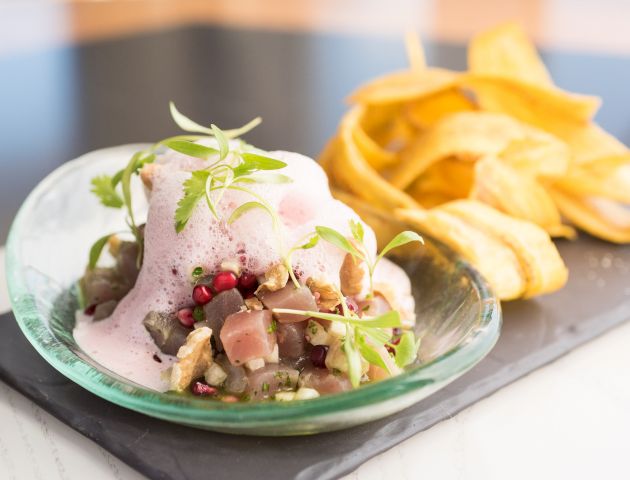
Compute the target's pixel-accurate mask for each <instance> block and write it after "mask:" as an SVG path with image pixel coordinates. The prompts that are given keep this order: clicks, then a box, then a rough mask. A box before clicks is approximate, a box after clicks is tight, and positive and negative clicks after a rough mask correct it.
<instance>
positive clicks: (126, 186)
mask: <svg viewBox="0 0 630 480" xmlns="http://www.w3.org/2000/svg"><path fill="white" fill-rule="evenodd" d="M142 153H143V152H137V153H135V154H134V155H133V156H132V157H131V159H130V160H129V163H127V166H126V167H125V169H124V170H123V173H122V175H121V177H120V183H121V185H122V192H123V200H124V201H125V205H126V206H127V213H128V215H129V221H130V222H131V229H132V230H133V232H134V235H136V236H137V226H136V220H135V218H134V215H133V206H132V204H131V175H132V174H133V173H134V172H136V171H137V169H138V164H139V163H140V160H141V158H142Z"/></svg>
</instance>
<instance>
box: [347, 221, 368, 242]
mask: <svg viewBox="0 0 630 480" xmlns="http://www.w3.org/2000/svg"><path fill="white" fill-rule="evenodd" d="M350 231H351V232H352V236H353V237H354V238H355V240H357V241H359V242H361V243H363V237H364V236H365V232H364V230H363V224H362V223H361V222H360V221H359V222H355V221H354V220H350Z"/></svg>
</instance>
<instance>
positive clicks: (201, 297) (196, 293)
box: [192, 285, 212, 305]
mask: <svg viewBox="0 0 630 480" xmlns="http://www.w3.org/2000/svg"><path fill="white" fill-rule="evenodd" d="M192 299H193V302H195V303H196V304H197V305H205V304H206V303H208V302H209V301H210V300H212V290H210V287H209V286H207V285H196V286H195V288H193V293H192Z"/></svg>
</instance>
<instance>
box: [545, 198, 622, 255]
mask: <svg viewBox="0 0 630 480" xmlns="http://www.w3.org/2000/svg"><path fill="white" fill-rule="evenodd" d="M550 193H551V196H552V197H553V199H554V201H555V202H556V205H557V206H558V208H559V209H560V213H562V215H563V216H564V217H565V218H566V219H567V220H569V221H570V222H571V223H573V224H574V225H575V226H576V227H578V228H580V229H582V230H584V231H585V232H588V233H590V234H591V235H593V236H594V237H598V238H601V239H602V240H607V241H609V242H613V243H629V242H630V211H628V209H627V208H625V207H623V206H622V205H619V204H618V203H617V202H615V201H613V200H609V199H606V198H601V197H579V196H576V195H572V194H570V193H567V192H565V191H563V190H562V189H561V188H558V187H554V188H552V189H550Z"/></svg>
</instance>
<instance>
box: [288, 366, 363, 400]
mask: <svg viewBox="0 0 630 480" xmlns="http://www.w3.org/2000/svg"><path fill="white" fill-rule="evenodd" d="M300 386H301V387H308V388H314V389H315V390H317V391H318V392H319V393H320V394H322V395H326V394H329V393H339V392H345V391H347V390H352V384H351V383H350V380H349V379H348V377H346V376H345V375H344V374H342V373H339V374H334V373H332V372H330V371H329V370H326V369H323V368H313V367H309V368H305V369H304V370H303V371H302V373H301V374H300Z"/></svg>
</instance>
